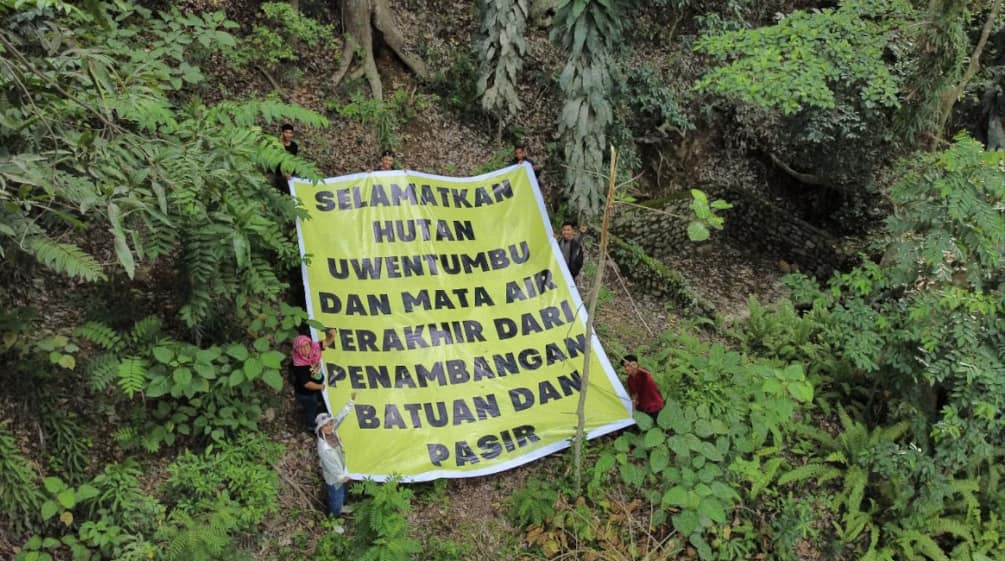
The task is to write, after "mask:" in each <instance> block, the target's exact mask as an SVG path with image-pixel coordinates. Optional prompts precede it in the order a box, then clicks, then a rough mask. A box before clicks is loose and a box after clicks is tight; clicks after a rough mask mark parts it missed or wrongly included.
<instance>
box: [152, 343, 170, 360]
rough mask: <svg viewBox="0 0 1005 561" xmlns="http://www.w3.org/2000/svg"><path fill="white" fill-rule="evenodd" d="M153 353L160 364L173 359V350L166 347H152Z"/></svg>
mask: <svg viewBox="0 0 1005 561" xmlns="http://www.w3.org/2000/svg"><path fill="white" fill-rule="evenodd" d="M153 354H154V358H156V359H157V362H159V363H161V364H168V363H170V362H171V361H172V360H174V351H173V350H171V349H169V348H168V347H154V348H153Z"/></svg>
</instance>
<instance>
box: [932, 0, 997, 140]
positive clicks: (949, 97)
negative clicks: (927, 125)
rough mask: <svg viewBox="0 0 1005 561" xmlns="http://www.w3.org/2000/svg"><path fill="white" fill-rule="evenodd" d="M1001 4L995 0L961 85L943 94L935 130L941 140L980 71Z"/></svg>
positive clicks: (961, 79)
mask: <svg viewBox="0 0 1005 561" xmlns="http://www.w3.org/2000/svg"><path fill="white" fill-rule="evenodd" d="M1001 4H1002V3H1001V0H995V2H994V4H992V5H991V12H990V13H989V14H988V19H987V20H985V21H984V28H983V29H981V37H980V39H978V40H977V46H976V47H974V52H973V53H972V54H971V55H970V64H968V65H967V70H966V71H965V72H964V73H963V77H962V78H960V83H959V84H956V86H954V87H952V88H949V90H947V91H946V92H945V93H943V94H942V99H941V100H940V102H939V113H938V115H937V117H936V119H937V120H936V129H935V134H936V135H937V138H939V139H941V138H942V137H943V136H944V135H945V132H946V124H947V123H948V122H949V115H950V114H951V113H952V112H953V106H954V105H956V101H957V100H959V99H960V96H962V95H963V92H964V91H965V90H966V87H967V84H969V83H970V80H972V79H973V77H974V76H975V75H976V74H977V71H978V70H980V67H981V52H983V51H984V47H985V45H987V43H988V37H990V36H991V27H992V26H993V25H994V23H995V20H997V19H998V11H999V9H1000V8H1001Z"/></svg>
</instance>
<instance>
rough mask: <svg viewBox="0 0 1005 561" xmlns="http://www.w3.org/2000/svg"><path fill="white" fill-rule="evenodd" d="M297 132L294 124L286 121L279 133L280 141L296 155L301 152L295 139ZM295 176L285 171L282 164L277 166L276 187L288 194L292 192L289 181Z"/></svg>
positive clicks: (287, 149) (291, 153)
mask: <svg viewBox="0 0 1005 561" xmlns="http://www.w3.org/2000/svg"><path fill="white" fill-rule="evenodd" d="M295 135H296V132H295V131H294V130H293V125H291V124H289V123H284V124H283V127H282V129H280V133H279V143H280V144H282V145H283V148H285V149H286V151H287V152H288V153H289V154H290V155H292V156H296V155H297V154H299V153H300V146H299V145H297V141H296V140H293V137H294V136H295ZM291 177H293V175H292V174H290V173H283V170H282V168H281V167H280V166H276V177H275V180H276V181H275V182H276V189H278V190H279V192H281V193H282V194H284V195H288V194H289V192H290V188H289V181H290V178H291Z"/></svg>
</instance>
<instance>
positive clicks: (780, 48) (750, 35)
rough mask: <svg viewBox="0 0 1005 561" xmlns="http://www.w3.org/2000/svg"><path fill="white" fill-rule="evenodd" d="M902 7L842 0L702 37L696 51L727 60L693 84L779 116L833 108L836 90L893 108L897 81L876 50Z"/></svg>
mask: <svg viewBox="0 0 1005 561" xmlns="http://www.w3.org/2000/svg"><path fill="white" fill-rule="evenodd" d="M910 10H911V7H910V4H908V3H907V2H904V1H902V0H889V1H883V2H878V3H877V2H864V1H859V0H847V1H844V2H842V3H841V5H840V7H839V8H837V9H830V8H825V9H822V10H819V11H814V12H808V11H802V10H797V11H795V12H792V13H790V14H788V15H786V16H785V17H784V18H782V19H781V21H779V22H778V23H777V24H775V25H772V26H768V27H761V28H757V29H750V30H739V31H732V32H728V33H724V34H722V35H718V36H712V37H703V38H701V39H700V40H699V41H698V43H697V44H696V46H695V47H696V49H697V50H699V51H700V52H703V53H706V54H709V55H711V56H712V57H714V58H715V59H717V60H719V61H728V65H727V66H724V67H720V68H717V69H715V70H712V71H711V72H709V73H708V74H707V75H706V76H704V77H703V78H702V79H701V80H699V81H698V83H697V84H696V87H697V88H698V89H699V90H707V91H712V92H715V93H718V94H720V95H723V96H726V97H728V98H731V99H736V100H741V101H744V102H747V103H752V104H754V105H758V106H761V107H764V108H770V109H777V110H780V111H781V112H782V113H784V114H786V115H790V114H793V113H795V112H797V111H799V110H800V109H803V108H804V107H815V108H819V109H833V108H835V107H836V106H837V104H838V100H837V98H836V95H835V90H837V89H838V88H849V89H850V90H851V91H854V92H858V96H859V97H860V99H859V100H858V102H857V103H859V104H861V106H862V107H865V108H873V107H894V106H896V105H897V103H898V102H897V92H898V88H899V82H898V80H897V78H896V77H895V75H894V74H893V72H891V70H890V68H889V67H888V65H887V62H886V61H885V60H884V56H885V51H886V49H887V46H888V43H889V41H890V40H891V37H892V33H893V31H894V24H896V23H899V22H900V20H901V19H902V18H903V16H904V14H905V13H907V12H909V11H910Z"/></svg>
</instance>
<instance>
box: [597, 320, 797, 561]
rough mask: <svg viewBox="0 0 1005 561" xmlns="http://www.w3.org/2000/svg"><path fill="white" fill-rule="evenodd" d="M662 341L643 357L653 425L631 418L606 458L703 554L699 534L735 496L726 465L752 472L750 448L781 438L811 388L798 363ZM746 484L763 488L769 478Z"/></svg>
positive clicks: (705, 544) (706, 553) (726, 512)
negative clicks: (657, 383) (655, 378)
mask: <svg viewBox="0 0 1005 561" xmlns="http://www.w3.org/2000/svg"><path fill="white" fill-rule="evenodd" d="M664 345H665V347H664V348H663V349H661V350H660V351H659V352H658V353H657V354H655V355H654V356H652V357H651V358H652V359H654V360H655V361H656V364H655V365H654V368H653V371H654V372H662V373H663V374H662V375H661V376H660V379H661V380H662V384H661V387H662V389H663V390H664V391H665V394H666V396H667V400H666V406H665V407H664V408H663V410H662V411H661V412H660V414H659V416H658V418H657V419H656V424H655V425H653V422H652V420H651V419H650V418H649V417H648V416H646V415H637V416H636V422H637V423H638V429H639V430H638V432H626V433H624V434H622V435H621V436H620V437H619V438H618V440H617V441H616V442H615V444H614V447H615V450H616V451H617V457H616V458H617V462H618V465H619V470H620V473H621V477H622V479H623V480H624V481H625V482H626V483H628V484H629V485H632V486H634V487H637V488H639V489H645V490H646V491H645V492H644V495H645V496H646V498H647V499H648V500H649V501H651V502H652V503H654V504H659V505H660V506H661V507H662V508H663V509H670V508H673V509H674V511H675V512H676V514H673V515H672V516H671V522H672V524H673V527H674V528H675V529H676V530H677V531H678V532H679V533H680V535H681V536H682V537H683V538H684V539H687V540H688V541H689V542H690V543H691V544H692V545H694V547H695V548H696V549H697V551H698V553H699V555H700V556H701V558H702V559H710V558H712V555H713V553H712V549H711V546H710V544H709V541H708V540H707V539H706V534H707V533H708V532H710V531H712V530H714V528H715V527H716V526H721V525H724V524H726V523H727V520H728V519H729V518H730V517H731V512H732V510H733V505H734V504H735V503H736V502H737V501H738V500H739V498H740V494H739V489H738V486H737V485H736V483H735V482H734V480H733V479H732V478H731V476H730V473H731V471H732V472H735V473H739V474H741V475H742V474H745V473H753V471H754V470H751V469H749V467H750V465H751V463H752V462H755V461H756V462H757V463H759V461H760V460H759V457H760V455H759V453H758V451H759V449H761V448H762V447H764V446H765V445H766V444H768V439H769V437H771V438H772V439H773V442H774V444H775V445H779V444H780V443H781V442H782V439H783V437H782V432H783V430H782V429H783V428H784V426H786V424H788V423H789V422H790V419H791V417H792V415H793V413H795V412H796V410H797V408H798V407H799V404H801V403H808V402H811V401H812V399H813V386H812V384H810V383H809V382H808V381H807V380H806V379H805V376H804V375H803V371H802V368H801V367H800V366H799V365H790V366H787V367H785V368H775V367H773V366H771V365H770V364H769V363H764V362H760V363H758V362H753V363H748V362H747V361H745V359H744V357H743V356H742V355H740V354H738V353H735V352H732V351H727V350H726V349H725V348H723V347H722V346H721V345H719V344H712V345H709V344H706V343H701V342H700V341H698V340H697V339H695V338H693V337H691V336H688V335H682V336H679V337H677V336H674V335H672V334H670V333H667V334H665V335H664ZM748 458H750V459H748ZM754 458H758V459H757V460H754ZM770 464H771V462H769V465H770ZM731 465H736V466H737V467H735V468H733V469H732V470H731V469H730V466H731ZM777 468H778V465H773V467H772V468H770V470H771V471H774V470H776V469H777ZM754 482H755V483H756V484H758V485H759V486H760V487H762V488H763V486H764V485H766V484H767V483H768V482H770V477H766V478H765V477H763V476H759V477H758V479H757V480H755V481H754ZM754 496H756V493H754ZM665 513H666V510H660V511H658V512H657V516H656V517H655V520H654V522H656V523H662V522H663V516H665Z"/></svg>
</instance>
